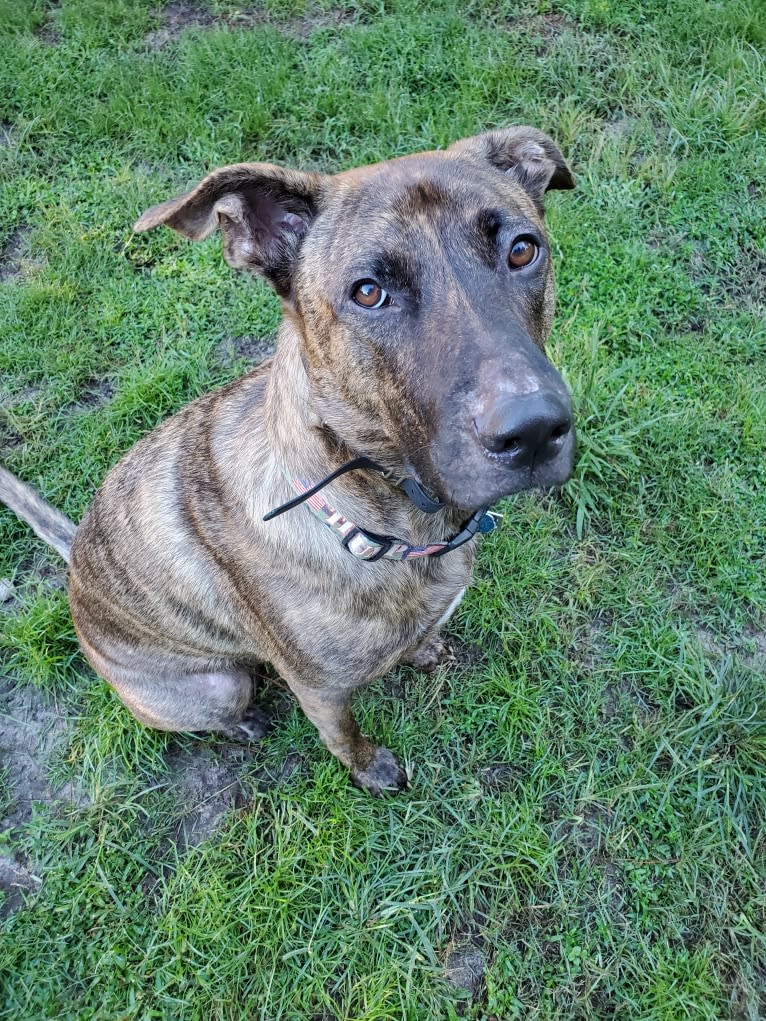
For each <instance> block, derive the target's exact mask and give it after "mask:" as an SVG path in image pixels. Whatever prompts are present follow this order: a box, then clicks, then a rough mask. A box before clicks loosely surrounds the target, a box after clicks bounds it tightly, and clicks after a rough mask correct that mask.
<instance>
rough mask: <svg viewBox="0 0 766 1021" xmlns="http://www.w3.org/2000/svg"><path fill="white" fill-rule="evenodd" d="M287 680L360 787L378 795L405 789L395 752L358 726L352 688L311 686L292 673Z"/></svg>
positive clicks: (404, 780)
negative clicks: (352, 705) (378, 743)
mask: <svg viewBox="0 0 766 1021" xmlns="http://www.w3.org/2000/svg"><path fill="white" fill-rule="evenodd" d="M286 680H287V683H288V684H289V686H290V690H291V691H292V692H293V694H294V695H295V697H296V698H297V699H298V701H299V702H300V706H301V709H302V710H303V711H304V713H305V714H306V716H307V717H308V718H309V719H310V720H311V722H312V723H313V724H314V726H315V727H316V728H317V730H318V731H319V736H320V737H321V738H322V740H323V741H324V743H325V744H326V745H327V747H328V749H329V750H330V751H331V752H332V754H333V755H334V756H335V757H336V758H337V759H340V761H341V762H342V763H343V765H344V766H346V767H347V768H348V769H349V770H350V772H351V779H352V781H353V782H354V783H355V784H356V786H357V787H362V788H364V790H366V791H369V792H370V794H374V795H375V796H378V795H380V794H383V793H384V792H385V791H389V792H392V791H401V790H404V788H405V787H406V786H407V776H406V774H405V772H404V770H403V769H402V768H401V766H400V765H399V763H398V762H397V761H396V759H395V758H394V756H393V755H392V754H391V752H390V751H389V750H388V748H382V747H380V746H379V745H374V744H372V742H370V741H368V740H367V738H366V737H365V736H364V735H363V734H362V732H361V730H360V729H359V724H358V723H357V722H356V720H355V719H354V714H353V713H352V711H351V694H352V692H351V691H349V690H347V689H346V690H343V691H338V690H328V689H327V688H311V687H308V686H306V685H305V684H301V683H300V682H299V681H296V680H294V679H292V678H289V677H288V678H286Z"/></svg>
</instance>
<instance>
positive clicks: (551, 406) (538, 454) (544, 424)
mask: <svg viewBox="0 0 766 1021" xmlns="http://www.w3.org/2000/svg"><path fill="white" fill-rule="evenodd" d="M474 424H475V426H476V433H477V435H478V437H479V442H480V443H481V445H482V447H483V448H484V450H485V451H487V453H489V454H492V455H493V456H494V457H496V458H499V459H500V460H502V461H503V462H504V463H505V464H507V465H508V466H509V467H511V468H528V467H532V466H534V465H537V464H544V463H545V462H546V461H551V460H553V458H554V457H556V456H557V455H558V454H559V453H560V451H561V449H562V448H563V447H564V445H565V443H566V440H567V437H568V436H569V434H570V433H571V431H572V413H571V411H570V410H569V408H568V407H567V406H566V405H565V404H564V403H563V402H562V401H561V400H560V398H559V397H557V396H556V395H554V394H542V393H535V394H527V395H525V396H523V397H514V398H512V399H508V400H504V401H503V402H502V403H500V404H495V405H493V406H492V407H491V408H488V409H487V410H486V411H484V412H482V413H481V414H479V415H477V417H476V418H475V420H474Z"/></svg>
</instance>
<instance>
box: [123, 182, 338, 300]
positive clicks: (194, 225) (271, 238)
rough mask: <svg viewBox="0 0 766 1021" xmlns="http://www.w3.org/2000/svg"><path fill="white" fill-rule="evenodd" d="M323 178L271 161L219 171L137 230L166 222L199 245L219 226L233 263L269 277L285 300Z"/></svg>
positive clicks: (148, 215) (151, 213)
mask: <svg viewBox="0 0 766 1021" xmlns="http://www.w3.org/2000/svg"><path fill="white" fill-rule="evenodd" d="M322 180H323V178H322V175H321V174H311V173H302V172H301V171H298V170H290V169H288V168H287V167H277V166H274V165H273V164H271V163H237V164H234V165H233V166H229V167H221V168H220V169H219V170H214V171H213V172H212V173H211V174H208V176H207V177H206V178H204V180H202V181H201V182H200V183H199V184H198V185H197V187H196V188H193V189H192V191H190V192H187V193H186V194H185V195H179V196H178V198H174V199H169V200H168V201H167V202H161V203H160V204H159V205H157V206H152V208H151V209H147V210H146V212H145V213H144V214H143V215H142V216H141V217H140V218H139V220H138V222H137V223H136V225H135V226H134V228H133V229H134V230H136V231H142V230H150V229H151V228H152V227H158V226H159V225H160V224H165V225H166V226H167V227H172V228H173V230H177V231H178V232H179V234H183V235H184V237H187V238H191V239H192V240H193V241H200V240H202V238H206V237H208V236H209V235H210V234H212V233H213V231H214V230H215V228H216V227H220V229H221V236H222V239H223V255H224V258H225V259H226V261H227V262H228V263H229V265H230V266H234V267H235V269H248V270H250V271H251V272H253V273H259V274H261V275H262V276H265V277H266V279H267V280H269V282H270V283H271V284H272V285H273V287H274V289H275V290H276V291H277V293H278V294H279V295H281V296H282V297H283V298H284V297H287V295H289V293H290V282H291V279H292V273H293V269H294V267H295V262H296V259H297V256H298V252H299V250H300V245H301V241H302V240H303V238H304V236H305V234H306V233H307V231H308V230H309V227H310V225H311V222H312V220H313V219H314V217H315V216H316V214H317V210H318V203H319V195H320V192H321V187H322Z"/></svg>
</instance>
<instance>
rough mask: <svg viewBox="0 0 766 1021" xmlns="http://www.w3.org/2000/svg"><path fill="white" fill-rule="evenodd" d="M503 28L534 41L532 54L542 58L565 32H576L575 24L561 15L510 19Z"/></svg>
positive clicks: (540, 15)
mask: <svg viewBox="0 0 766 1021" xmlns="http://www.w3.org/2000/svg"><path fill="white" fill-rule="evenodd" d="M503 27H504V28H505V29H506V30H508V31H511V32H518V33H519V34H521V35H524V36H526V37H528V38H529V39H530V41H532V40H533V41H534V43H535V46H534V53H535V56H537V57H542V56H543V55H544V54H546V53H547V52H548V50H549V49H550V48H551V45H552V44H553V43H554V42H555V40H556V39H558V37H559V36H561V35H563V34H564V33H565V32H577V31H578V26H577V23H576V22H574V21H572V20H571V18H567V17H566V16H565V15H563V14H530V15H524V16H522V17H518V18H510V19H509V20H508V21H506V22H505V23H504V25H503Z"/></svg>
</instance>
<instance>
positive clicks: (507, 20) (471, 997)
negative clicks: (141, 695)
mask: <svg viewBox="0 0 766 1021" xmlns="http://www.w3.org/2000/svg"><path fill="white" fill-rule="evenodd" d="M0 26H2V28H1V31H2V38H1V39H0V47H1V52H2V59H1V60H0V171H1V173H0V211H1V213H2V215H1V216H0V460H1V461H2V462H3V463H4V464H6V465H7V466H8V467H9V468H10V469H11V470H12V471H14V472H16V473H17V474H18V475H20V476H22V477H23V478H25V479H26V480H28V481H30V482H32V483H33V484H34V485H36V486H38V487H39V488H40V489H41V491H42V492H44V494H45V495H46V496H47V497H48V499H50V500H51V501H52V502H53V503H55V504H56V505H57V506H59V507H61V508H62V509H63V510H65V511H66V512H67V513H68V514H69V515H70V516H72V517H73V518H75V519H77V518H79V516H80V515H81V514H82V511H83V509H84V508H85V506H86V505H87V503H88V501H89V499H90V498H91V496H92V494H93V492H94V490H95V488H96V486H97V485H98V484H99V482H100V480H101V479H102V478H103V476H104V475H105V473H106V471H107V470H108V468H109V467H110V466H111V465H112V464H113V463H114V462H115V461H116V460H117V458H118V457H119V456H120V454H121V453H122V452H123V451H124V450H126V449H127V448H128V447H129V446H130V445H131V444H132V443H133V442H134V441H135V440H136V439H137V438H138V437H140V436H141V435H142V434H143V433H145V432H146V431H147V430H149V429H150V428H151V427H153V426H154V425H155V424H156V423H158V422H159V421H161V420H162V419H163V418H165V417H166V416H167V415H168V414H170V413H171V412H173V411H174V410H176V409H177V408H179V407H180V406H181V405H183V404H184V403H185V402H187V401H188V400H189V399H191V398H192V397H194V396H196V395H198V394H200V393H202V392H204V391H206V390H209V389H210V388H212V387H214V386H216V385H219V384H221V383H223V382H225V381H227V380H229V379H231V378H233V377H235V376H236V375H237V374H239V373H241V372H242V371H244V370H245V368H246V367H247V366H248V365H249V364H252V363H253V362H254V361H256V360H258V359H259V358H261V357H263V356H264V354H266V353H267V352H268V351H269V349H270V346H271V344H272V342H273V338H274V334H275V330H276V325H277V322H278V319H279V305H278V302H277V300H276V298H275V297H274V296H273V294H272V293H271V292H270V291H269V290H268V289H267V288H266V287H265V286H262V285H260V284H255V283H253V282H252V281H251V280H249V279H244V278H242V277H239V276H236V275H234V274H232V273H231V271H230V270H229V269H228V268H227V267H226V266H225V264H224V263H223V261H222V259H221V257H220V249H219V245H218V243H217V241H215V240H211V241H209V242H205V243H204V244H201V245H196V246H193V245H190V244H189V243H188V242H185V241H184V240H183V239H180V238H177V237H176V236H175V235H173V234H171V233H170V232H169V231H162V232H154V233H152V234H151V235H141V236H135V237H133V236H132V235H131V225H132V223H133V222H134V221H135V219H136V217H137V215H138V214H139V213H140V212H141V211H142V210H143V209H144V208H146V207H147V206H149V205H151V204H152V203H154V202H158V201H161V200H163V199H165V198H167V197H169V196H171V195H174V194H176V193H178V192H180V191H182V190H184V189H185V188H186V187H187V186H189V185H190V184H192V183H194V182H196V181H197V180H198V179H199V178H200V177H201V176H202V175H203V174H204V173H205V172H207V171H208V170H210V169H212V168H213V167H215V166H217V165H220V164H223V163H231V162H237V161H239V160H242V159H248V160H249V159H262V160H269V161H274V162H280V163H285V164H290V165H294V166H299V167H301V168H305V169H321V170H325V171H332V170H339V169H343V168H347V167H350V166H354V165H357V164H361V163H365V162H370V161H375V160H378V159H382V158H388V157H390V156H393V155H399V154H404V153H407V152H411V151H416V150H418V149H431V148H437V147H443V146H446V145H447V144H448V143H449V142H451V141H453V140H455V139H457V138H460V137H463V136H466V135H470V134H475V133H476V132H478V131H482V130H486V129H488V128H490V127H495V126H502V125H507V124H513V123H528V124H533V125H536V126H537V127H540V128H542V129H543V130H545V131H547V132H548V133H549V134H550V135H552V136H553V137H554V138H555V139H556V140H557V141H558V143H559V144H560V146H561V148H562V151H563V152H564V153H565V155H566V156H567V158H568V159H569V161H570V163H571V165H572V166H573V169H574V171H575V174H576V176H577V182H578V187H577V190H576V191H574V192H568V193H561V194H554V195H552V196H551V198H550V201H549V202H548V223H549V228H550V232H551V237H552V242H553V248H554V255H555V259H556V265H557V273H558V282H559V303H558V312H557V321H556V326H555V328H554V335H553V338H552V344H551V355H552V357H553V359H554V361H555V362H556V363H557V364H558V365H559V366H560V367H561V368H562V370H563V371H564V373H565V375H566V378H567V380H568V382H569V384H570V386H571V388H572V391H573V394H574V399H575V407H576V416H577V422H578V435H579V458H578V464H577V467H576V470H575V474H574V478H573V479H572V481H571V482H570V483H569V484H568V486H567V487H566V489H565V490H564V491H563V492H561V493H556V494H548V495H541V494H526V495H522V496H520V497H517V498H514V499H512V500H509V501H507V502H506V504H505V506H503V507H502V508H501V509H502V510H503V512H504V515H505V516H504V519H503V523H502V527H501V528H500V529H499V530H498V531H496V532H495V533H493V534H492V535H491V536H489V537H487V538H486V539H485V540H484V541H483V544H482V547H481V551H480V555H479V561H478V567H477V571H476V577H475V584H474V586H473V588H472V589H471V590H470V592H469V593H468V594H467V596H466V599H465V600H464V602H463V604H462V606H461V608H460V610H459V612H458V613H457V614H456V616H455V617H454V618H453V620H452V621H451V623H450V625H449V629H448V638H449V640H450V642H451V643H452V645H453V648H454V651H455V662H454V663H453V664H452V665H450V666H448V667H442V668H440V669H439V670H438V671H437V672H436V673H435V674H432V675H428V676H427V675H424V674H422V673H418V672H417V671H415V670H412V669H407V668H402V669H400V670H399V671H397V672H395V673H394V674H392V675H389V676H388V677H386V678H384V679H383V680H382V681H381V682H380V683H379V684H377V685H375V686H373V687H371V688H370V689H368V690H367V691H366V692H365V693H363V694H362V695H361V697H360V698H359V701H358V706H359V716H360V719H361V721H362V724H363V726H364V728H365V730H366V731H367V732H368V733H371V734H374V735H376V736H377V737H378V738H379V739H381V740H382V741H384V742H385V743H386V744H387V745H388V746H389V747H390V748H392V749H393V750H394V751H395V752H396V753H397V755H398V756H399V757H400V758H401V759H402V760H403V761H405V762H406V763H407V764H408V766H409V768H410V769H411V771H412V786H411V790H410V791H409V792H408V793H406V794H403V795H400V796H398V797H396V798H388V799H381V800H375V799H372V798H370V797H368V796H367V795H365V794H363V793H361V792H360V791H358V790H356V789H354V788H353V787H352V786H351V785H350V783H349V782H348V779H347V776H346V774H345V772H344V770H343V768H342V767H341V766H340V765H339V764H338V763H337V762H336V761H335V760H334V759H332V758H331V757H330V755H329V754H328V753H327V752H326V750H325V749H324V748H323V746H322V745H321V743H320V742H319V740H318V738H317V736H316V734H315V732H314V730H313V728H312V726H311V725H310V724H309V723H308V722H307V721H306V719H305V718H304V717H303V716H302V714H301V713H300V712H299V711H298V710H297V709H296V707H295V705H294V703H293V702H292V701H291V700H290V699H289V698H288V696H287V695H286V694H285V692H283V691H282V690H281V689H279V688H278V687H276V686H273V685H270V686H269V685H267V686H265V687H264V688H262V689H261V690H260V692H259V696H258V697H259V700H260V701H261V703H262V704H263V705H264V706H265V707H267V708H269V709H270V710H271V712H272V713H273V716H274V718H275V727H274V731H273V733H272V734H271V736H269V737H268V738H267V739H266V740H264V741H263V742H262V743H261V744H259V745H257V746H255V747H254V748H253V749H252V750H247V751H244V750H243V749H242V748H240V747H236V746H234V745H227V744H222V743H220V742H216V741H214V740H212V739H206V738H199V737H194V736H191V735H181V736H179V735H173V736H168V735H163V734H159V733H156V732H151V731H148V730H145V729H143V728H141V727H140V726H139V725H138V724H137V723H136V722H135V721H134V720H133V719H132V717H130V716H129V715H128V713H127V712H126V711H125V710H124V709H123V708H122V706H121V705H120V704H119V703H118V702H117V700H116V698H115V697H114V696H113V695H112V694H111V693H110V691H109V690H108V688H107V686H106V685H105V684H104V683H103V682H101V681H100V680H98V679H97V678H96V677H95V676H94V675H93V674H92V673H91V671H90V670H89V669H88V668H87V666H86V665H85V663H84V661H83V659H82V658H81V657H80V655H79V653H78V650H77V645H76V641H75V639H74V633H73V630H72V625H71V622H70V619H69V615H68V611H67V607H66V598H65V592H64V580H65V576H64V572H63V568H62V565H61V563H60V561H58V560H57V558H56V556H55V554H53V553H52V552H50V551H48V550H46V549H44V548H43V547H42V544H41V543H40V542H39V541H37V540H36V539H35V538H34V536H33V535H32V534H31V533H30V532H29V531H28V530H27V529H26V528H25V527H24V526H23V525H21V524H19V523H18V522H17V521H16V520H15V519H14V518H13V517H12V516H11V515H10V514H9V513H6V512H3V511H0V579H1V581H0V600H2V601H0V700H1V704H2V710H1V714H0V752H2V755H3V763H2V772H0V779H2V781H3V782H2V784H0V813H1V814H2V821H1V822H0V891H2V892H0V901H3V898H4V901H3V906H2V908H0V913H2V916H3V917H2V919H0V926H2V929H0V1017H2V1018H9V1019H10V1018H12V1019H14V1021H21V1019H23V1021H27V1019H29V1021H38V1019H44V1018H57V1019H61V1018H66V1019H77V1021H81V1019H86V1018H88V1019H89V1018H97V1019H105V1021H132V1019H154V1018H160V1019H173V1021H177V1019H182V1021H188V1019H199V1021H224V1019H229V1021H240V1019H244V1018H247V1019H250V1018H252V1019H259V1021H260V1019H263V1021H282V1019H284V1021H304V1019H306V1021H382V1019H390V1021H402V1019H407V1021H409V1019H412V1021H415V1019H417V1021H424V1019H425V1021H431V1019H433V1021H441V1019H449V1018H457V1017H466V1018H472V1019H475V1021H480V1019H481V1021H512V1019H517V1018H518V1019H523V1021H543V1019H547V1021H554V1019H555V1021H561V1019H580V1018H582V1019H604V1021H607V1019H613V1018H625V1019H629V1021H677V1019H678V1021H681V1019H687V1018H688V1019H694V1021H717V1019H736V1021H757V1019H760V1018H764V1017H766V784H765V782H764V780H765V771H766V704H765V703H766V691H765V685H764V679H765V676H766V571H765V570H764V567H765V564H764V560H765V559H766V203H765V202H764V196H765V194H766V184H765V183H764V182H766V6H764V4H763V2H762V0H719V2H711V0H513V2H511V0H498V2H493V3H490V2H488V0H487V2H483V0H468V2H466V3H462V4H459V3H457V2H454V3H453V2H450V0H434V2H432V3H429V4H425V3H415V2H414V0H390V2H388V0H378V2H374V3H373V2H359V3H354V2H351V0H348V2H346V3H343V4H337V3H331V2H330V0H265V2H262V3H257V4H248V3H247V2H246V0H243V2H242V3H239V4H238V3H234V2H230V0H211V2H210V3H207V4H206V3H205V2H204V0H199V2H198V3H194V4H193V3H191V2H188V0H175V2H172V3H169V4H165V5H163V4H162V3H161V2H157V0H154V2H150V0H61V2H60V3H53V2H50V3H49V2H45V0H2V2H0Z"/></svg>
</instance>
